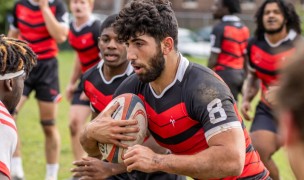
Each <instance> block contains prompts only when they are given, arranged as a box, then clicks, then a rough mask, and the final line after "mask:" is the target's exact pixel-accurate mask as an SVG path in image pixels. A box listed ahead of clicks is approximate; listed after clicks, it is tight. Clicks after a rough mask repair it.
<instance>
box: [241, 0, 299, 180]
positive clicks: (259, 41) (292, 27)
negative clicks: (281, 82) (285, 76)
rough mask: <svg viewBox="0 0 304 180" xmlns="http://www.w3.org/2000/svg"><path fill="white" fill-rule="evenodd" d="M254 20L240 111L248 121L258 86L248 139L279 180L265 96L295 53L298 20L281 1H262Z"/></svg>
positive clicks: (274, 125)
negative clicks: (259, 96)
mask: <svg viewBox="0 0 304 180" xmlns="http://www.w3.org/2000/svg"><path fill="white" fill-rule="evenodd" d="M255 17H256V22H257V29H256V31H255V36H254V37H253V38H252V39H251V40H250V41H249V44H248V48H247V49H248V50H247V51H248V57H249V66H248V76H247V83H246V85H245V87H244V97H243V102H242V107H241V111H242V114H243V115H244V118H245V119H247V120H251V117H249V115H248V111H249V110H250V109H251V107H250V102H251V101H252V99H253V98H254V97H255V95H256V94H257V92H258V90H259V82H260V87H261V91H262V92H261V99H260V102H259V104H258V106H257V107H256V112H255V116H254V119H253V122H252V126H251V129H250V131H251V134H250V136H251V138H252V142H253V146H254V147H255V148H256V149H257V151H258V152H259V153H260V155H261V159H262V161H263V162H264V164H265V165H266V167H267V168H268V169H269V171H270V176H271V177H272V178H273V179H279V171H278V168H277V167H276V164H275V162H274V161H273V159H272V155H273V154H274V153H275V152H276V151H277V150H278V149H279V148H280V147H281V145H282V144H281V141H280V138H279V135H278V129H277V123H276V121H275V118H274V115H273V110H272V106H271V104H270V103H269V102H268V101H267V98H266V94H267V91H268V90H269V89H271V88H272V87H273V86H277V85H278V84H277V82H278V78H279V76H280V70H281V68H282V66H283V65H284V63H286V61H288V60H289V58H288V57H290V56H291V55H293V54H294V53H295V51H296V49H295V45H296V43H297V41H299V40H301V41H302V37H301V36H300V34H301V28H300V23H299V22H300V19H299V16H298V15H297V14H296V12H295V9H294V7H293V5H292V4H291V3H287V2H285V1H281V0H267V1H265V2H264V3H263V4H262V5H261V7H260V8H259V9H258V11H257V13H256V16H255Z"/></svg>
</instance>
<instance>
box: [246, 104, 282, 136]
mask: <svg viewBox="0 0 304 180" xmlns="http://www.w3.org/2000/svg"><path fill="white" fill-rule="evenodd" d="M277 127H278V124H277V122H276V120H275V118H274V116H273V114H272V110H271V109H270V108H269V107H268V106H267V105H266V104H264V103H263V102H260V103H259V104H258V106H257V108H256V112H255V116H254V119H253V122H252V125H251V128H250V132H253V131H257V130H268V131H271V132H274V133H277Z"/></svg>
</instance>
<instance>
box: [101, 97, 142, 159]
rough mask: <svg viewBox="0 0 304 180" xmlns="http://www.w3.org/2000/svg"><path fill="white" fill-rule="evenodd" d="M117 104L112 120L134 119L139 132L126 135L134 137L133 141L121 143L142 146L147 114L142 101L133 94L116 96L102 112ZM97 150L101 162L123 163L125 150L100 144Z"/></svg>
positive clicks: (112, 145) (111, 145)
mask: <svg viewBox="0 0 304 180" xmlns="http://www.w3.org/2000/svg"><path fill="white" fill-rule="evenodd" d="M116 102H118V103H119V107H118V108H117V110H116V111H115V112H114V113H113V114H112V118H113V119H115V120H128V119H136V120H137V121H138V127H139V129H140V131H139V132H138V133H128V134H127V135H131V136H136V137H137V139H136V140H134V141H122V143H124V144H127V145H128V146H133V145H135V144H142V143H143V141H144V139H145V137H146V134H147V126H148V120H147V114H146V110H145V107H144V103H143V101H142V100H141V99H140V98H139V97H138V96H136V95H135V94H131V93H126V94H122V95H120V96H117V97H116V98H115V99H113V100H112V101H111V102H110V103H109V104H108V105H107V107H106V108H105V109H104V111H106V110H108V109H109V108H110V107H111V106H112V105H113V104H114V103H116ZM98 147H99V150H100V152H101V154H102V158H103V160H107V161H108V162H112V163H121V162H123V155H124V153H125V151H126V150H127V149H124V148H122V147H118V146H116V145H114V144H102V143H98Z"/></svg>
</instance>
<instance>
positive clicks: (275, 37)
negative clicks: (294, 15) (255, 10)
mask: <svg viewBox="0 0 304 180" xmlns="http://www.w3.org/2000/svg"><path fill="white" fill-rule="evenodd" d="M265 35H266V37H267V39H268V40H269V41H270V42H271V43H272V44H276V43H277V42H279V41H281V40H282V39H284V38H285V37H286V36H287V35H288V32H287V29H286V27H284V28H283V29H282V31H280V32H278V33H275V34H267V33H266V34H265Z"/></svg>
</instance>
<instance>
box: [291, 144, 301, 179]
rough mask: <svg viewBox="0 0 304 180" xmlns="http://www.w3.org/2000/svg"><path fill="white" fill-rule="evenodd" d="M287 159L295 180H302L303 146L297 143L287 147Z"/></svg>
mask: <svg viewBox="0 0 304 180" xmlns="http://www.w3.org/2000/svg"><path fill="white" fill-rule="evenodd" d="M287 152H288V158H289V162H290V165H291V168H292V170H293V172H294V174H295V176H296V179H304V171H303V167H304V156H303V154H304V144H303V143H298V144H296V145H293V146H289V147H287Z"/></svg>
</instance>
